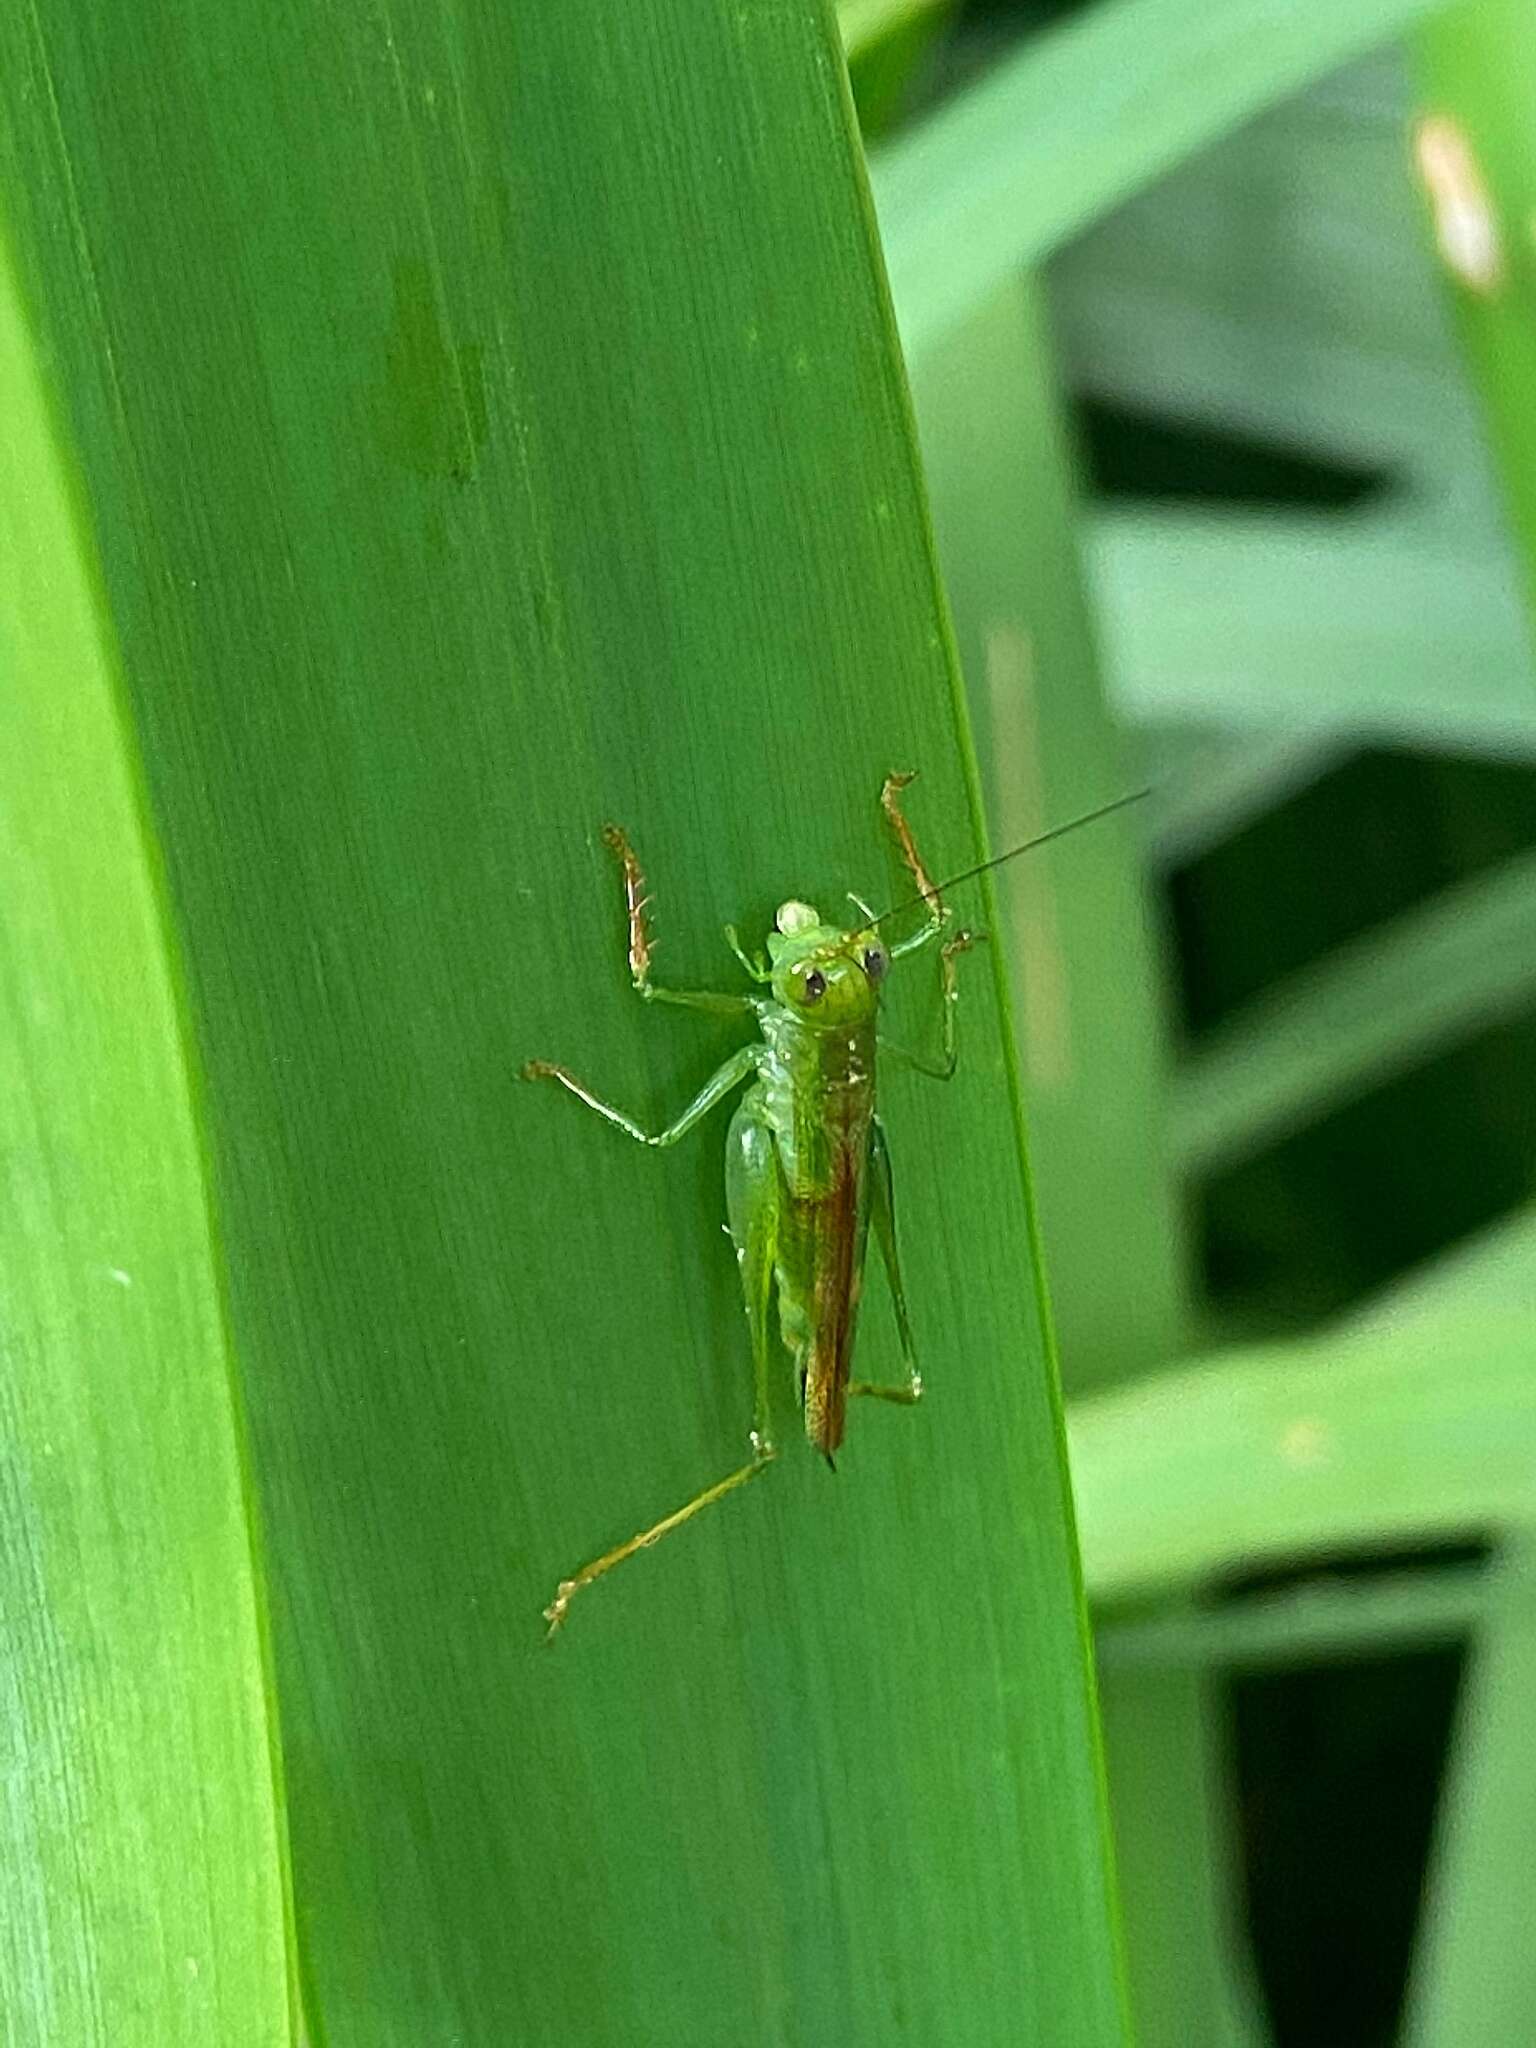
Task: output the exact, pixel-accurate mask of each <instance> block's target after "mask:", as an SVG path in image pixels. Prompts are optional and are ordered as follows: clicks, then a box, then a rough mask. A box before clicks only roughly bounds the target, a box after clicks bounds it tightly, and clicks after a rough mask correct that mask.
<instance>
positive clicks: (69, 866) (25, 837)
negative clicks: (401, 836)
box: [0, 34, 288, 2048]
mask: <svg viewBox="0 0 1536 2048" xmlns="http://www.w3.org/2000/svg"><path fill="white" fill-rule="evenodd" d="M3 44H4V36H3V34H0V46H3ZM11 76H12V78H13V79H14V78H15V76H16V74H15V73H14V72H12V74H11ZM0 167H3V169H4V181H3V182H4V184H5V186H6V188H7V189H11V188H12V187H13V186H14V181H15V176H16V163H15V159H14V158H13V157H12V156H10V154H9V153H8V151H7V149H6V145H5V140H4V137H3V133H0ZM9 256H10V252H9V250H8V249H7V248H6V247H5V244H4V229H3V224H0V417H3V419H4V421H5V429H4V432H3V433H0V872H3V876H4V881H3V885H0V887H3V913H0V1161H3V1163H4V1176H5V1181H4V1200H3V1202H0V1276H3V1297H4V1316H3V1325H0V1554H3V1558H4V1563H3V1567H0V1782H3V1785H4V1796H3V1798H0V1868H3V1870H4V1872H5V1882H4V1887H3V1892H0V1985H3V1990H0V2036H3V2038H4V2040H5V2042H6V2044H7V2048H206V2044H207V2043H209V2042H218V2043H219V2044H220V2048H279V2044H281V2043H283V2042H286V2041H287V2039H288V2012H287V2005H288V1996H287V1956H286V1948H285V1938H284V1887H283V1877H282V1869H281V1862H280V1858H279V1853H278V1851H279V1824H278V1818H277V1813H276V1808H275V1801H274V1789H273V1778H272V1759H271V1749H270V1738H269V1728H268V1717H267V1702H266V1698H265V1693H264V1684H263V1672H262V1659H261V1655H260V1645H259V1633H258V1618H257V1610H256V1599H255V1593H254V1588H253V1583H252V1571H251V1552H250V1533H249V1529H248V1526H247V1521H246V1508H245V1500H244V1496H243V1489H242V1484H241V1473H240V1465H239V1459H238V1456H237V1448H236V1433H235V1426H234V1417H233V1413H232V1406H231V1389H230V1380H229V1374H228V1366H227V1361H226V1357H225V1348H224V1333H223V1330H222V1328H221V1323H220V1311H219V1302H218V1291H217V1281H216V1273H215V1258H214V1247H213V1245H212V1243H211V1242H210V1237H209V1224H208V1214H207V1206H206V1198H205V1189H204V1182H203V1173H202V1165H201V1161H200V1158H199V1153H198V1134H197V1131H196V1129H195V1127H194V1116H193V1103H192V1099H191V1096H190V1093H189V1087H188V1074H187V1067H186V1060H185V1048H184V1044H183V1038H182V1027H181V1019H180V1017H179V1015H178V1009H177V1003H176V999H175V990H174V963H173V961H172V960H171V959H170V957H169V956H168V954H167V950H166V943H165V931H164V927H163V922H162V914H161V913H162V906H161V904H160V902H159V899H158V894H157V887H156V873H155V869H156V862H155V857H154V853H153V850H152V849H151V848H150V847H149V846H147V845H146V843H145V838H144V831H143V818H142V816H141V812H140V807H139V790H138V787H137V774H136V764H135V761H134V759H133V753H132V749H131V747H128V746H125V735H124V733H123V730H122V727H121V724H120V706H119V703H118V701H117V686H118V678H117V676H116V674H115V672H114V671H115V662H116V650H115V647H114V635H113V631H112V624H111V620H110V618H109V616H108V615H107V614H106V613H105V612H104V611H103V608H102V604H101V592H100V588H99V585H98V582H97V568H96V563H95V561H94V559H93V550H92V545H91V539H90V534H89V530H88V525H87V523H86V522H84V521H83V520H82V519H81V516H80V508H79V505H78V502H77V500H76V498H75V496H74V488H73V487H74V478H73V475H72V468H71V465H70V463H69V461H68V460H67V457H66V456H65V454H64V452H63V450H62V449H61V447H60V445H59V443H58V440H57V438H56V435H55V431H54V421H53V420H52V418H51V417H50V410H49V405H48V398H47V392H46V388H45V378H46V364H45V363H44V362H43V361H41V360H40V358H39V351H38V346H37V336H36V334H35V333H34V332H33V331H32V329H31V328H30V326H29V323H28V320H27V316H26V312H25V310H24V308H23V304H22V300H21V295H20V293H19V292H18V289H17V280H16V277H15V275H14V272H13V270H12V268H11V264H10V260H9Z"/></svg>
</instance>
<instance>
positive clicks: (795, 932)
mask: <svg viewBox="0 0 1536 2048" xmlns="http://www.w3.org/2000/svg"><path fill="white" fill-rule="evenodd" d="M775 925H776V929H775V930H773V931H771V932H770V933H769V934H768V959H769V964H770V965H771V967H772V969H773V993H774V998H775V1000H776V1001H777V1002H779V1003H781V1004H782V1005H783V1007H784V1008H785V1009H786V1010H788V1011H789V1013H790V1014H791V1016H794V1017H797V1018H798V1019H799V1020H800V1021H801V1022H802V1023H804V1024H807V1025H809V1026H810V1028H811V1029H812V1030H816V1031H848V1030H855V1029H857V1028H858V1026H859V1025H861V1024H866V1023H868V1022H870V1021H871V1020H872V1019H873V1017H874V1014H875V1011H876V1009H877V1008H878V1007H879V1001H880V984H881V982H882V981H883V980H884V979H885V973H886V969H887V967H888V966H889V965H890V955H889V954H888V953H887V952H886V950H885V947H884V946H883V945H882V944H881V942H880V935H879V933H878V932H876V931H874V930H872V929H869V928H867V927H866V928H862V929H860V930H858V931H851V932H845V931H841V930H839V928H838V927H837V926H836V925H830V924H823V923H822V921H821V917H820V914H819V913H818V912H817V911H815V910H813V909H812V907H811V906H810V904H809V903H796V902H789V903H784V904H781V905H780V906H779V913H778V917H777V919H776V920H775Z"/></svg>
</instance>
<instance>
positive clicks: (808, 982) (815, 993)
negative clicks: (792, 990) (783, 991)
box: [799, 967, 827, 1003]
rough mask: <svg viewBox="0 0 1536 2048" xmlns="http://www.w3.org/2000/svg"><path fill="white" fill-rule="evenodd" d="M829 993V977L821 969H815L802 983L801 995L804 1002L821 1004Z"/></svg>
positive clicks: (811, 970)
mask: <svg viewBox="0 0 1536 2048" xmlns="http://www.w3.org/2000/svg"><path fill="white" fill-rule="evenodd" d="M826 992H827V977H826V976H825V975H824V974H823V973H822V971H821V969H820V968H819V967H813V968H811V969H810V970H809V972H808V973H807V974H806V977H805V979H804V981H802V982H801V984H800V988H799V995H800V999H801V1001H802V1002H806V1003H819V1002H820V1001H821V999H822V997H823V996H824V995H825V994H826Z"/></svg>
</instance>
